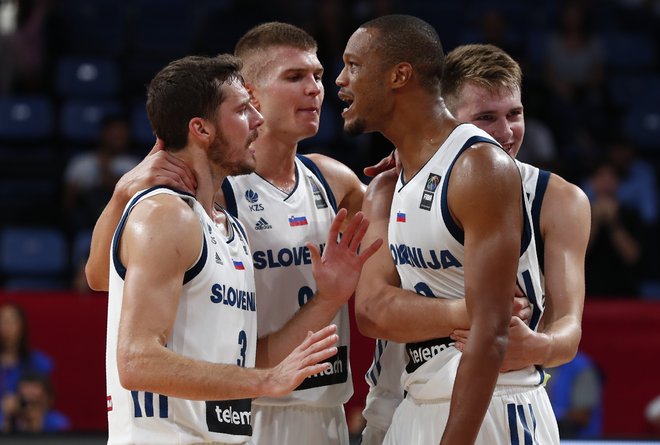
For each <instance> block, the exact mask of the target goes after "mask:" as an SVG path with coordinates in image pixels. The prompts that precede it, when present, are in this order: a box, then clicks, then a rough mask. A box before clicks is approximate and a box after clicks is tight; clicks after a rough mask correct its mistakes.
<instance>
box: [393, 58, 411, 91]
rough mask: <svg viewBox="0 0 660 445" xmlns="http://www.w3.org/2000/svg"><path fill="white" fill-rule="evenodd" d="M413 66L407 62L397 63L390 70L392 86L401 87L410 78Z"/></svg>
mask: <svg viewBox="0 0 660 445" xmlns="http://www.w3.org/2000/svg"><path fill="white" fill-rule="evenodd" d="M412 73H413V68H412V65H410V64H409V63H407V62H401V63H398V64H397V65H396V66H395V67H394V68H393V69H392V71H391V72H390V84H391V85H392V88H401V87H402V86H404V85H406V84H407V83H408V81H410V79H411V78H412Z"/></svg>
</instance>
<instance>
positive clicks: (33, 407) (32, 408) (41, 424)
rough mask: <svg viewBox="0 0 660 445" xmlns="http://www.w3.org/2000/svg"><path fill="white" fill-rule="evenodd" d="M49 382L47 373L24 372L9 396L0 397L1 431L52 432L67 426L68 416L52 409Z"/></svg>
mask: <svg viewBox="0 0 660 445" xmlns="http://www.w3.org/2000/svg"><path fill="white" fill-rule="evenodd" d="M53 400H54V392H53V385H52V384H51V382H50V379H49V378H48V376H47V375H44V374H38V373H28V374H25V375H23V376H22V377H21V380H20V381H19V382H18V392H17V393H16V396H15V397H13V398H9V399H5V400H3V403H4V407H3V411H2V413H1V414H0V417H1V418H0V425H2V432H4V433H10V434H11V433H55V432H60V431H66V430H68V429H69V427H70V421H69V419H68V418H67V417H66V416H65V415H64V414H62V413H60V412H58V411H55V410H53V409H52V406H53Z"/></svg>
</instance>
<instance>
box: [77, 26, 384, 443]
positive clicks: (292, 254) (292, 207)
mask: <svg viewBox="0 0 660 445" xmlns="http://www.w3.org/2000/svg"><path fill="white" fill-rule="evenodd" d="M236 54H237V55H238V56H240V57H241V59H242V60H243V62H244V69H243V74H244V76H245V79H246V85H247V87H248V90H249V91H250V94H251V96H252V103H253V104H254V106H255V108H257V109H258V110H259V111H260V112H261V113H262V114H263V115H264V118H265V123H264V125H262V126H261V127H260V128H259V132H260V136H259V138H258V139H257V140H256V141H255V142H254V143H253V147H254V148H255V151H256V157H257V169H256V172H255V173H254V174H251V175H247V176H244V177H241V178H232V179H229V180H228V181H226V182H225V184H224V185H223V187H222V189H223V190H222V191H223V192H224V196H223V193H219V194H218V195H217V196H216V200H217V201H218V202H220V203H222V204H223V205H225V206H226V207H227V208H228V210H229V211H230V212H232V213H234V214H235V215H236V214H237V216H238V218H239V219H240V220H241V221H242V222H243V223H244V225H245V227H246V231H247V232H248V238H249V239H250V244H251V247H252V249H253V257H254V262H255V269H256V270H255V276H256V287H257V294H258V295H259V296H260V299H259V312H258V314H259V315H258V331H259V337H260V340H259V343H258V350H259V351H267V356H268V357H269V358H270V359H271V360H276V359H278V358H282V357H284V356H285V355H286V353H287V349H289V350H290V348H292V347H293V346H295V343H294V342H296V341H300V340H302V337H301V336H300V335H298V336H294V335H292V334H291V330H292V328H297V329H298V330H297V332H300V333H302V330H301V329H303V328H304V329H306V330H312V331H314V330H317V329H318V328H320V327H322V326H325V325H326V324H328V323H330V322H332V323H334V324H336V325H337V327H338V335H339V344H338V354H337V356H336V357H333V358H332V359H331V363H332V365H333V368H332V372H328V373H323V374H322V375H318V376H313V377H311V378H309V379H307V380H306V381H305V382H303V384H302V385H301V386H300V387H299V388H298V389H297V390H296V391H294V392H293V393H292V394H291V395H289V396H286V397H280V398H263V399H257V400H256V401H255V403H254V405H253V410H254V418H253V424H254V436H253V440H254V442H255V443H257V444H258V443H265V444H270V443H278V444H300V443H306V442H307V441H308V440H309V437H314V440H315V443H317V444H319V445H324V444H327V445H334V444H340V445H345V444H348V440H349V438H348V428H347V425H346V420H345V415H344V410H343V404H344V403H345V402H346V401H347V400H348V399H349V398H350V396H351V395H352V393H353V387H352V377H351V373H350V365H349V363H348V356H349V319H348V310H347V306H346V304H345V302H346V301H347V299H348V298H349V297H350V294H351V293H352V292H353V290H354V287H355V284H356V282H351V280H347V279H346V278H347V277H345V276H341V275H338V276H336V277H334V278H333V277H328V278H329V279H328V280H326V282H330V283H332V286H331V287H330V288H325V289H324V288H322V286H321V283H320V282H319V279H318V277H316V278H315V276H314V275H315V274H314V270H313V269H314V268H313V265H312V264H311V262H310V257H309V255H308V252H307V250H306V248H305V246H306V244H307V243H312V244H314V245H317V246H319V245H323V244H324V243H325V242H326V241H325V240H326V237H327V233H328V230H329V228H330V227H331V222H332V220H333V217H334V216H335V213H336V212H337V209H338V208H345V209H347V211H348V214H349V216H350V215H354V214H355V213H356V212H357V211H358V210H359V209H360V207H361V204H362V196H363V193H364V185H363V184H362V183H361V182H360V181H359V179H358V178H357V176H356V175H355V173H353V172H352V171H351V170H350V169H349V168H348V167H346V166H345V165H343V164H341V163H339V162H337V161H334V160H332V159H330V158H328V157H325V156H321V155H309V156H297V155H296V148H297V144H298V142H299V141H301V140H303V139H305V138H308V137H311V136H313V135H314V134H316V132H317V131H318V125H319V112H320V109H321V103H322V100H323V96H324V90H323V84H322V82H321V77H322V74H323V67H322V66H321V64H320V62H319V61H318V58H317V55H316V42H315V41H314V39H313V38H312V37H311V36H310V35H309V34H307V33H306V32H305V31H303V30H301V29H299V28H297V27H295V26H292V25H288V24H284V23H276V22H273V23H266V24H263V25H259V26H257V27H255V28H253V29H252V30H250V31H249V32H248V33H246V35H245V36H244V37H243V38H242V39H241V40H240V41H239V43H238V44H237V46H236ZM159 181H163V182H164V183H166V184H172V185H175V186H179V187H185V188H186V189H187V190H190V189H193V190H194V187H195V181H194V178H193V177H190V174H189V172H188V170H187V168H186V166H185V165H184V164H181V163H180V162H178V160H176V159H171V158H170V157H169V156H167V154H163V153H162V152H159V151H157V150H154V151H152V153H151V154H150V155H149V156H148V157H147V158H146V159H145V161H143V163H142V164H141V165H140V166H138V167H137V168H136V169H134V170H133V171H131V172H130V173H128V174H127V175H125V176H124V177H123V178H122V179H121V180H120V182H119V183H118V185H117V187H116V189H115V194H114V195H113V198H112V200H111V201H110V203H109V204H108V206H107V207H106V209H105V210H104V213H103V215H102V216H101V218H100V219H99V221H98V222H97V225H96V227H95V230H94V237H93V240H92V252H91V255H90V259H89V261H88V263H87V268H86V272H87V276H88V280H89V281H90V285H91V286H92V287H96V288H100V289H103V286H104V283H103V281H102V276H101V275H100V274H99V271H102V270H104V268H107V267H108V266H107V262H106V263H104V261H107V259H105V260H104V257H103V256H100V255H98V252H99V251H100V250H101V249H102V247H103V245H104V244H105V245H107V243H108V242H109V239H110V236H109V235H108V232H107V226H108V225H110V224H109V222H108V221H111V220H113V219H114V218H117V216H116V209H117V207H119V206H122V205H123V204H122V202H123V203H125V202H126V201H125V200H126V195H127V194H128V193H127V192H126V191H127V190H131V189H135V190H139V189H140V188H144V187H146V186H150V185H153V184H154V183H156V184H157V183H159ZM115 221H116V220H115ZM115 224H116V222H115ZM378 246H379V245H373V246H372V248H369V249H362V252H363V253H362V255H361V258H363V259H366V258H368V257H369V256H370V255H371V254H372V253H373V252H374V251H375V250H376V248H377V247H378ZM326 248H327V246H326ZM335 278H336V279H335ZM312 296H313V298H312ZM283 328H286V329H283ZM305 332H306V331H305ZM272 340H277V341H278V342H280V343H281V342H283V341H288V342H289V344H288V345H287V346H286V347H281V346H278V345H277V343H275V342H273V341H272ZM257 365H258V366H260V365H261V362H260V361H259V359H257Z"/></svg>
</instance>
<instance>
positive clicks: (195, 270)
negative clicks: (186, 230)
mask: <svg viewBox="0 0 660 445" xmlns="http://www.w3.org/2000/svg"><path fill="white" fill-rule="evenodd" d="M200 225H201V226H202V227H201V229H202V253H201V254H200V255H199V259H198V260H197V262H196V263H195V265H194V266H193V267H191V268H190V269H188V270H187V271H186V273H185V274H184V275H183V284H187V283H188V282H189V281H190V280H192V279H193V278H195V277H196V276H197V275H199V273H200V272H201V271H202V269H203V268H204V265H205V264H206V258H207V257H208V255H209V250H208V247H207V242H206V234H205V233H204V225H203V224H201V222H200Z"/></svg>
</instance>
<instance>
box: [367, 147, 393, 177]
mask: <svg viewBox="0 0 660 445" xmlns="http://www.w3.org/2000/svg"><path fill="white" fill-rule="evenodd" d="M393 168H395V169H396V172H397V173H400V172H401V163H400V162H399V155H398V154H397V151H396V150H392V153H390V154H389V155H387V156H385V157H384V158H383V159H381V160H380V161H379V162H378V163H377V164H376V165H371V166H369V167H365V168H364V170H362V171H363V172H364V174H365V175H366V176H369V177H371V178H373V177H374V176H378V175H379V174H380V173H382V172H384V171H387V170H391V169H393Z"/></svg>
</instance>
